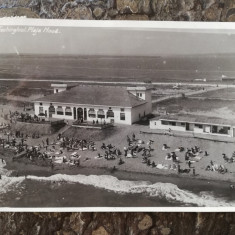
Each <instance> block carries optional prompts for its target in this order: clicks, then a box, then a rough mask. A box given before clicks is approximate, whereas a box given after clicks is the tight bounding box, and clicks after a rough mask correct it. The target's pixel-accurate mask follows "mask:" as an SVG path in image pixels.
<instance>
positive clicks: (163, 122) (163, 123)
mask: <svg viewBox="0 0 235 235" xmlns="http://www.w3.org/2000/svg"><path fill="white" fill-rule="evenodd" d="M161 123H162V125H168V124H169V123H168V121H163V120H162V121H161Z"/></svg>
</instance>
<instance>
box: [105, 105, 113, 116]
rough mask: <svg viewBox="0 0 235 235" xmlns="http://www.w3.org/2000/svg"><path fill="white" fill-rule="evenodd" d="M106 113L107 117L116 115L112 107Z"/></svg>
mask: <svg viewBox="0 0 235 235" xmlns="http://www.w3.org/2000/svg"><path fill="white" fill-rule="evenodd" d="M106 115H107V118H109V117H114V112H113V110H112V108H111V107H109V110H108V111H107V114H106Z"/></svg>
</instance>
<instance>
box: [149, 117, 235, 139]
mask: <svg viewBox="0 0 235 235" xmlns="http://www.w3.org/2000/svg"><path fill="white" fill-rule="evenodd" d="M150 129H158V130H166V131H168V130H170V131H182V132H191V133H195V134H209V135H217V136H227V137H235V122H234V121H233V120H225V119H221V118H216V117H205V116H196V115H195V116H193V115H165V116H160V117H157V118H153V119H151V121H150Z"/></svg>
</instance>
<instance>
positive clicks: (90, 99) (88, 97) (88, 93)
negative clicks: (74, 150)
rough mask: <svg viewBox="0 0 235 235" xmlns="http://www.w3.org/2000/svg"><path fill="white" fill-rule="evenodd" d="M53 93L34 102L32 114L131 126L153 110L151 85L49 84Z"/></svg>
mask: <svg viewBox="0 0 235 235" xmlns="http://www.w3.org/2000/svg"><path fill="white" fill-rule="evenodd" d="M52 87H53V88H54V94H52V95H49V96H45V97H42V98H39V99H37V100H35V101H34V109H35V114H36V115H38V116H43V117H45V118H47V119H66V120H74V121H75V120H81V121H88V122H93V121H97V120H98V122H99V123H101V122H104V121H105V122H106V123H120V124H129V125H131V124H132V123H134V122H137V121H139V120H140V119H141V118H142V117H144V116H145V115H147V114H150V113H151V112H152V96H151V87H149V88H147V87H127V88H124V87H116V86H99V85H80V86H76V87H72V88H69V87H68V86H67V85H66V84H52Z"/></svg>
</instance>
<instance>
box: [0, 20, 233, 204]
mask: <svg viewBox="0 0 235 235" xmlns="http://www.w3.org/2000/svg"><path fill="white" fill-rule="evenodd" d="M234 42H235V27H234V25H233V24H231V23H203V24H202V23H196V22H191V23H189V22H187V23H186V22H137V21H132V22H125V21H124V22H121V21H116V23H115V24H114V23H112V22H111V21H100V22H98V21H89V22H88V21H73V20H47V21H45V20H42V19H26V18H24V17H19V18H17V19H16V18H2V19H0V207H3V208H4V207H10V208H11V207H12V208H29V207H33V208H67V207H69V208H71V207H74V208H75V207H79V208H81V207H82V208H89V207H97V208H98V207H105V208H106V207H111V208H112V207H120V208H121V207H124V208H134V207H138V208H140V207H141V208H142V207H148V208H153V207H156V208H159V207H164V208H169V207H177V208H185V207H208V208H212V207H220V208H221V207H222V208H231V207H234V206H235V43H234Z"/></svg>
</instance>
